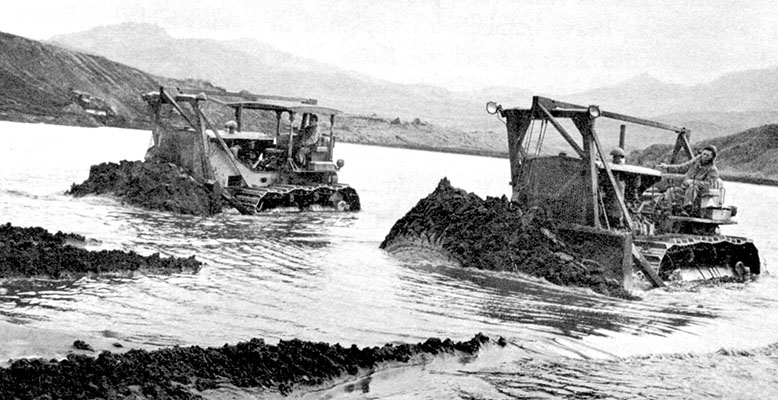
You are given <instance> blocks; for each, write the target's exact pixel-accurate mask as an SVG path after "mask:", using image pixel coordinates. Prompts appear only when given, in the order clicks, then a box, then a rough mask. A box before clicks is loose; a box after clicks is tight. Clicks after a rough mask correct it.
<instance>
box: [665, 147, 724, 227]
mask: <svg viewBox="0 0 778 400" xmlns="http://www.w3.org/2000/svg"><path fill="white" fill-rule="evenodd" d="M716 155H717V151H716V146H713V145H710V144H709V145H707V146H705V147H703V148H702V152H701V153H700V154H698V155H696V156H695V157H694V158H692V159H691V160H689V161H686V162H684V163H681V164H675V165H672V164H670V165H668V164H665V163H661V164H659V168H660V169H665V170H667V172H673V173H683V172H684V171H686V174H685V177H684V181H683V184H681V186H676V187H671V188H670V189H668V190H667V192H666V193H665V199H667V200H668V201H670V202H671V203H672V201H673V200H674V199H675V198H677V197H679V196H680V195H681V194H683V206H682V210H683V214H686V215H687V216H689V215H691V214H692V212H693V209H694V204H695V201H696V200H697V196H698V195H699V193H700V190H701V189H711V188H714V187H717V186H718V185H719V169H718V168H716V164H715V160H716Z"/></svg>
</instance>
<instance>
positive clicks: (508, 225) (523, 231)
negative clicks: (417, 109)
mask: <svg viewBox="0 0 778 400" xmlns="http://www.w3.org/2000/svg"><path fill="white" fill-rule="evenodd" d="M554 232H555V227H554V225H553V224H552V223H551V222H550V221H547V220H545V219H544V218H542V217H541V216H539V215H535V214H533V213H524V212H523V211H522V210H521V209H520V208H519V207H518V206H517V205H516V204H514V203H511V202H510V201H509V200H508V199H507V198H506V197H505V196H503V197H502V198H494V197H487V198H486V200H483V199H481V198H480V197H478V196H477V195H476V194H474V193H469V194H468V193H467V192H465V191H464V190H462V189H457V188H454V187H452V186H451V183H450V182H449V181H448V179H446V178H443V179H442V180H441V181H440V183H438V187H437V188H436V189H435V191H434V192H432V193H430V195H429V196H427V197H426V198H424V199H422V200H420V201H419V203H418V204H416V206H415V207H413V208H412V209H411V210H410V211H408V213H407V214H406V215H405V216H404V217H403V218H401V219H400V220H399V221H397V222H396V223H395V224H394V226H393V227H392V229H391V230H390V231H389V234H388V235H387V236H386V238H385V239H384V241H383V242H382V243H381V248H382V249H387V248H391V247H392V245H393V244H394V243H395V242H400V241H409V242H412V241H413V240H416V238H425V240H424V241H425V242H430V241H432V242H434V244H435V245H436V246H439V247H441V248H442V249H443V250H444V252H445V253H446V254H447V255H449V256H450V257H452V258H454V259H455V260H457V261H459V262H460V263H461V264H462V265H463V266H465V267H471V268H478V269H485V270H497V271H512V272H516V271H520V272H523V273H526V274H530V275H533V276H538V277H542V278H545V279H546V280H548V281H549V282H552V283H555V284H558V285H573V286H581V287H588V288H591V289H592V290H594V291H595V292H598V293H601V294H604V295H607V296H614V297H621V298H629V299H634V298H635V297H634V296H633V295H631V294H630V293H629V292H628V291H626V290H625V289H624V288H623V286H622V285H621V283H620V282H618V281H617V280H615V279H613V278H609V277H608V276H607V275H608V274H607V268H605V267H604V266H603V265H601V264H599V263H597V262H595V261H592V260H588V259H583V258H582V257H580V256H579V255H577V254H576V251H575V249H574V248H573V247H571V246H569V245H568V244H566V243H565V242H564V241H562V240H561V239H560V238H559V237H557V235H556V234H555V233H554Z"/></svg>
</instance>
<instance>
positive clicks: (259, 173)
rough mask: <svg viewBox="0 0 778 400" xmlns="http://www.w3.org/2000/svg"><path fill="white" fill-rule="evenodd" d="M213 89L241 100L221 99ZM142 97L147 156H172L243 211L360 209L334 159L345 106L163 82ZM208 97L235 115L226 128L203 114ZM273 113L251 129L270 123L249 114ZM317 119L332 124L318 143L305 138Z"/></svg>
mask: <svg viewBox="0 0 778 400" xmlns="http://www.w3.org/2000/svg"><path fill="white" fill-rule="evenodd" d="M216 95H225V96H226V95H229V97H232V98H235V97H237V98H239V99H240V100H238V101H223V100H218V98H217V96H216ZM142 98H143V99H144V100H145V101H146V102H147V103H148V105H149V109H150V110H151V113H152V114H153V121H154V128H153V130H152V146H151V147H150V148H149V151H148V152H147V154H146V159H147V160H149V159H156V160H161V161H166V162H171V163H174V164H176V165H178V166H180V167H182V168H183V169H185V170H186V171H188V172H189V173H190V175H191V176H192V178H193V179H195V180H197V181H199V182H203V183H204V184H206V185H208V186H210V187H217V188H218V190H221V193H222V196H223V197H224V198H225V200H227V201H228V203H229V204H231V205H232V206H234V207H235V208H236V209H237V210H238V211H239V212H240V213H242V214H255V213H258V212H261V211H265V210H270V209H277V208H292V209H298V210H320V209H330V210H339V211H358V210H360V208H361V205H360V201H359V195H358V194H357V192H356V191H355V190H354V189H353V188H352V187H350V186H349V185H347V184H344V183H340V182H338V171H339V170H340V169H341V168H342V167H343V166H344V162H343V160H337V161H334V160H333V151H334V148H335V134H334V124H335V117H336V116H337V115H338V114H340V113H341V112H340V111H338V110H336V109H333V108H328V107H322V106H320V105H318V104H317V102H316V100H313V99H301V98H290V97H279V96H258V95H250V96H249V95H246V94H245V93H220V92H219V93H215V94H213V93H212V94H210V95H208V94H206V93H205V92H198V93H197V94H187V93H182V92H178V91H177V90H175V89H166V88H164V87H161V88H160V89H159V91H155V92H150V93H144V94H142ZM208 101H212V102H215V103H218V106H219V107H222V108H225V107H226V108H227V109H229V110H231V111H232V112H233V114H234V118H235V119H234V120H233V121H229V122H228V123H227V124H225V126H224V128H225V129H221V130H220V129H218V128H217V127H216V126H214V124H212V123H211V121H210V119H209V118H208V117H207V116H206V113H205V112H204V109H205V104H206V102H208ZM268 116H270V119H274V120H275V124H274V125H275V130H274V131H271V132H270V133H267V132H260V131H250V130H248V129H246V128H247V127H248V126H252V127H257V126H267V125H268V124H267V123H264V124H263V123H261V122H257V121H251V119H252V118H254V119H268ZM273 117H274V118H273ZM320 117H321V118H320ZM319 119H322V120H325V119H326V120H328V121H329V127H328V128H329V129H324V130H321V131H319V132H320V133H319V134H318V135H317V136H318V137H316V138H314V139H313V140H314V142H313V143H303V140H302V137H303V136H304V132H305V131H306V129H308V128H310V127H312V125H316V123H314V122H313V121H314V120H319ZM249 122H255V123H251V124H249ZM271 123H272V121H271ZM315 128H316V129H317V130H318V129H319V128H318V125H317V126H316V127H315Z"/></svg>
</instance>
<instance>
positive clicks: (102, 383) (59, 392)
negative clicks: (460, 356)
mask: <svg viewBox="0 0 778 400" xmlns="http://www.w3.org/2000/svg"><path fill="white" fill-rule="evenodd" d="M487 342H489V338H488V337H486V336H484V335H482V334H480V333H479V334H478V335H476V336H475V337H473V339H471V340H469V341H467V342H456V343H454V342H453V341H451V340H450V339H446V340H440V339H437V338H431V339H428V340H427V341H425V342H423V343H419V344H415V345H409V344H400V345H392V344H387V345H385V346H383V347H365V348H362V349H360V348H358V347H357V346H356V345H352V346H351V347H349V348H344V347H341V346H340V345H339V344H335V345H329V344H327V343H314V342H305V341H301V340H297V339H294V340H290V341H280V342H279V343H278V345H269V344H266V343H265V342H264V340H262V339H251V340H250V341H248V342H241V343H238V344H237V345H224V346H223V347H221V348H206V349H203V348H200V347H197V346H193V347H173V348H168V349H162V350H156V351H150V352H149V351H145V350H131V351H129V352H127V353H124V354H113V353H111V352H107V351H106V352H103V353H101V354H100V355H99V356H98V357H97V358H93V357H89V356H86V355H75V354H72V355H70V356H68V358H67V359H65V360H62V361H56V360H51V361H45V360H42V359H22V360H17V361H15V362H13V363H12V364H11V365H10V366H9V367H8V368H4V369H0V398H3V399H15V398H17V399H37V398H57V399H59V398H63V399H65V398H67V399H96V398H102V399H125V398H132V399H200V398H202V396H200V395H199V394H198V391H199V392H201V391H203V390H207V389H214V388H217V387H219V386H220V385H222V384H231V385H234V386H237V387H243V388H266V389H269V390H277V391H279V392H280V393H282V394H288V393H289V391H290V390H291V389H292V388H293V387H294V386H298V385H307V386H312V385H319V384H322V383H324V382H325V381H327V380H329V379H333V378H337V377H339V376H341V375H344V374H349V375H356V374H357V373H359V371H360V370H363V369H371V368H374V367H376V366H378V364H379V363H382V362H387V361H399V362H407V361H409V360H410V359H411V358H412V357H414V356H418V355H424V354H433V355H434V354H441V353H455V352H461V353H466V354H475V353H476V352H477V351H478V349H479V348H480V347H481V346H482V345H483V344H485V343H487ZM498 343H499V342H498ZM39 396H40V397H39Z"/></svg>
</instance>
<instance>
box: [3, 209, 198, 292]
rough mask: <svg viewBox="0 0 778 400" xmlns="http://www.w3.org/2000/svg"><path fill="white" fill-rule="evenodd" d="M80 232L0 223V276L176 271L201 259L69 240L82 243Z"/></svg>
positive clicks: (191, 267)
mask: <svg viewBox="0 0 778 400" xmlns="http://www.w3.org/2000/svg"><path fill="white" fill-rule="evenodd" d="M85 241H86V239H85V238H84V237H83V236H80V235H76V234H72V233H62V232H57V233H55V234H51V233H50V232H48V231H47V230H45V229H43V228H40V227H30V228H23V227H16V226H12V225H11V224H10V223H6V224H5V225H0V278H30V277H46V278H54V279H65V278H75V277H80V276H84V275H88V274H98V275H99V274H112V273H118V274H126V273H128V272H134V271H151V272H154V273H176V272H188V271H198V270H199V269H200V266H201V265H202V263H201V262H200V261H198V260H197V259H195V257H194V256H191V257H189V258H176V257H167V258H164V257H160V255H159V253H155V254H152V255H150V256H148V257H145V256H141V255H140V254H137V253H135V252H134V251H120V250H100V251H89V250H86V249H83V248H80V247H76V246H72V245H70V243H84V242H85Z"/></svg>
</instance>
